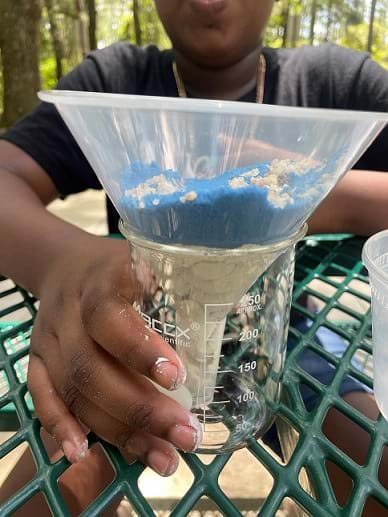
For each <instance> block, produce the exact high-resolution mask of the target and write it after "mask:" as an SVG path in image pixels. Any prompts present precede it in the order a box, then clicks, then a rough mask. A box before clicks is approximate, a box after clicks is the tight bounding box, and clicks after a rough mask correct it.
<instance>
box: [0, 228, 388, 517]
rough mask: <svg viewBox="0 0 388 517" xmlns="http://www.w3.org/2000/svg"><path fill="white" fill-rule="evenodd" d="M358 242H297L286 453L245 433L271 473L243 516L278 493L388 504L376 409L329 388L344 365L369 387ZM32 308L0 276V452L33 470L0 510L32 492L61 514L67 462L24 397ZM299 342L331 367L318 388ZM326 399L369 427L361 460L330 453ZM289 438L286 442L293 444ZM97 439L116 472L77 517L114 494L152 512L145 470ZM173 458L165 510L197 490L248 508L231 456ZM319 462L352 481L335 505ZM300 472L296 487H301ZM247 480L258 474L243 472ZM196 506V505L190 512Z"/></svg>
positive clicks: (307, 507)
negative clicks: (308, 404)
mask: <svg viewBox="0 0 388 517" xmlns="http://www.w3.org/2000/svg"><path fill="white" fill-rule="evenodd" d="M362 244H363V241H362V240H361V239H355V238H352V239H350V238H349V239H347V238H344V239H342V240H334V239H332V240H324V239H323V240H313V239H310V240H306V241H304V242H303V243H302V244H301V245H300V248H299V251H298V257H297V264H296V282H295V289H294V309H295V310H296V311H299V312H300V313H301V314H304V315H305V316H306V317H307V318H308V319H309V328H308V330H307V332H306V333H303V334H301V333H300V332H299V331H298V330H296V329H295V328H291V329H290V333H291V335H293V336H294V337H295V338H296V340H297V345H296V346H295V348H294V349H293V350H292V352H291V353H290V355H289V357H288V359H287V363H286V370H285V374H284V387H285V394H286V399H287V403H283V404H282V405H281V408H280V423H281V426H280V428H281V433H282V444H283V445H284V447H285V449H287V448H288V449H289V450H288V451H285V453H286V456H287V460H288V461H286V462H281V461H280V460H279V459H278V458H276V457H275V455H274V454H272V453H271V452H270V451H269V450H268V448H266V447H265V446H263V444H262V443H261V442H260V441H259V442H255V441H254V440H252V442H251V443H250V444H249V448H248V450H249V452H250V453H251V454H252V455H253V457H254V458H255V459H256V460H257V461H258V462H260V463H261V464H262V465H263V466H264V467H265V468H266V470H267V471H269V473H270V474H271V476H272V477H273V480H274V482H273V487H272V490H271V491H270V493H269V495H268V497H266V499H265V500H264V501H263V502H262V504H261V507H260V508H259V507H258V506H257V507H256V508H250V509H249V510H251V512H248V513H249V514H250V515H254V514H256V513H257V512H259V514H260V516H273V515H277V512H279V508H280V507H281V505H282V503H283V502H284V500H285V499H291V500H293V501H294V502H296V504H297V505H298V507H299V508H300V509H303V511H304V512H306V513H308V514H311V515H313V516H314V517H327V516H328V515H333V516H340V515H341V516H342V515H348V516H351V517H356V516H360V515H361V514H362V510H363V507H364V504H365V501H366V499H367V498H368V497H369V496H373V497H374V498H375V499H377V500H378V501H379V502H380V503H381V504H382V505H383V506H385V507H386V508H388V491H387V490H386V489H385V488H384V487H383V486H382V485H381V484H380V482H379V480H378V474H377V473H378V465H379V461H380V457H381V454H382V449H383V447H384V446H385V444H387V443H388V424H386V423H385V422H384V421H383V420H382V418H381V417H380V418H379V419H378V421H377V422H374V421H371V420H369V419H368V418H366V417H365V416H363V415H361V414H360V413H358V412H357V411H356V410H354V409H353V408H351V407H350V406H349V405H348V404H346V403H345V402H344V401H343V400H342V399H341V398H340V397H339V395H338V389H339V386H340V384H341V380H342V378H343V376H344V375H345V374H346V373H349V374H350V375H351V376H352V377H353V378H355V379H357V380H359V381H360V382H362V383H364V384H365V385H367V386H369V387H371V385H372V382H371V359H370V357H371V329H370V312H369V303H370V298H369V294H368V281H367V278H366V272H365V270H364V268H363V266H362V263H361V262H360V251H361V247H362ZM306 292H307V293H308V294H309V295H310V300H312V301H313V302H314V310H312V308H311V304H310V305H309V304H307V306H306V304H301V303H300V300H301V296H302V295H303V293H306ZM317 308H318V310H317ZM35 313H36V301H35V300H34V299H33V298H32V297H31V296H30V295H29V294H28V293H27V292H25V291H23V290H21V289H19V288H17V287H16V286H14V284H13V283H12V282H11V281H9V280H6V279H3V278H0V429H2V430H5V429H8V430H9V429H18V431H17V432H16V434H14V435H13V436H12V437H11V438H10V439H9V440H7V441H6V442H4V443H3V444H1V445H0V460H1V458H3V457H5V456H6V455H7V454H9V453H10V452H11V451H12V450H13V449H15V448H16V447H17V446H18V445H20V444H21V443H23V442H27V443H28V445H29V447H30V449H31V451H32V454H33V457H34V459H35V462H36V464H37V474H36V475H35V477H34V478H33V479H32V480H31V481H30V482H29V483H28V484H27V485H25V486H24V487H23V488H22V489H21V490H19V492H18V493H16V494H15V495H14V496H13V497H12V498H11V499H9V500H8V501H6V502H5V503H3V505H2V506H1V505H0V514H1V515H4V516H6V515H12V514H13V513H14V512H15V511H16V509H17V508H19V507H21V506H22V505H23V504H25V502H26V501H27V500H29V499H30V498H32V497H33V496H34V495H35V494H37V493H39V492H41V493H43V494H44V496H45V498H46V501H47V503H48V505H49V507H50V509H51V512H52V513H53V515H55V516H56V517H57V516H58V517H59V516H66V515H69V512H68V510H67V509H66V506H65V504H64V501H63V499H62V497H61V495H60V492H59V489H58V482H57V480H58V478H59V477H60V476H61V474H62V473H63V472H64V471H65V470H66V469H67V468H68V466H69V465H68V463H67V462H66V460H65V459H64V458H62V459H61V460H59V461H58V462H57V463H55V464H51V463H50V460H49V458H48V456H47V453H46V450H45V448H44V446H43V443H42V441H41V437H40V424H39V422H38V421H37V420H36V419H34V418H33V415H32V403H31V399H30V398H29V396H28V393H27V388H26V384H25V379H26V373H25V372H26V366H27V362H28V344H29V336H30V332H31V325H32V322H33V319H34V316H35ZM322 326H323V327H326V328H328V329H331V330H333V331H335V332H336V333H337V334H339V335H340V336H342V337H343V339H344V340H345V341H346V343H347V345H348V346H347V348H346V351H345V353H344V354H343V356H342V357H341V358H340V357H335V356H334V355H332V354H330V353H328V352H327V351H325V350H324V349H323V348H322V347H321V346H319V344H317V343H316V342H315V340H314V335H315V333H316V332H317V330H318V329H319V328H320V327H322ZM304 347H309V348H310V349H311V350H312V351H313V352H315V353H316V354H318V355H319V356H321V357H322V358H323V359H324V360H326V361H329V362H330V363H331V364H332V365H334V366H335V368H336V370H335V373H334V375H333V378H332V380H331V382H330V383H329V385H328V386H323V385H322V384H321V383H320V382H319V381H318V380H317V379H315V378H314V377H312V376H310V375H309V374H308V373H307V372H305V371H304V370H303V369H302V368H301V366H300V365H299V364H298V356H299V354H300V353H301V351H302V349H303V348H304ZM355 356H356V357H357V359H358V361H359V362H362V364H363V369H362V371H360V369H358V368H357V367H355V366H354V364H353V362H352V361H353V359H354V357H355ZM301 385H304V386H308V387H309V388H310V389H312V390H314V391H315V392H316V393H318V395H319V397H320V402H319V404H318V405H317V407H316V408H315V409H314V410H313V411H307V409H306V408H305V406H304V404H303V401H302V398H301V395H300V387H301ZM332 406H334V407H336V408H337V410H339V411H340V412H342V413H344V414H345V415H346V416H347V417H348V418H350V419H351V420H353V421H354V422H355V423H356V424H358V425H359V426H361V427H362V428H363V429H364V430H365V431H367V432H368V433H369V435H370V449H369V452H368V455H367V459H366V462H365V464H364V465H358V464H357V463H355V462H354V461H353V460H352V459H351V458H349V457H348V456H347V455H346V454H345V453H343V452H341V451H339V450H338V449H337V448H336V447H335V446H334V445H333V444H332V443H331V442H330V441H329V440H328V439H327V438H326V437H325V435H324V434H323V432H322V423H323V421H324V419H325V415H326V413H327V411H328V409H329V408H330V407H332ZM293 430H295V431H296V432H292V431H293ZM293 439H294V441H295V442H296V443H295V447H292V443H291V442H292V440H293ZM90 441H91V443H95V442H96V441H97V439H96V438H95V437H94V436H92V437H91V440H90ZM102 445H103V448H104V450H105V451H106V454H107V456H108V457H109V459H110V462H111V464H112V466H113V468H114V470H115V472H116V474H115V479H114V480H113V482H112V483H111V484H110V486H109V487H107V488H106V489H105V490H104V491H103V492H102V494H101V495H100V496H99V497H98V499H96V500H95V501H94V502H93V503H92V504H91V505H90V506H89V507H88V508H87V509H86V510H85V511H84V513H83V514H82V515H98V514H99V513H100V512H101V511H102V510H103V509H104V508H106V507H107V505H108V504H109V503H110V502H111V501H112V500H113V499H114V498H115V497H116V496H117V495H118V494H121V495H123V496H126V498H127V499H128V501H129V502H130V504H131V506H132V509H133V511H134V512H135V513H136V514H138V515H140V516H151V515H152V516H153V515H155V513H154V511H155V508H153V507H152V506H151V504H150V502H149V500H147V498H146V497H145V495H143V494H142V492H141V489H140V487H139V484H138V481H139V478H140V476H141V475H142V473H143V470H144V468H143V467H142V466H141V465H140V464H135V465H133V466H130V467H128V466H127V465H126V464H125V462H124V461H123V460H122V458H121V456H120V455H119V454H118V452H117V451H116V450H115V449H114V448H113V447H111V446H109V445H107V444H102ZM290 445H291V446H290ZM182 457H183V460H184V461H185V462H186V464H187V465H188V467H189V468H190V470H191V472H192V475H193V477H194V480H193V483H192V485H191V487H189V488H188V489H187V491H186V492H185V493H184V495H183V497H182V498H181V499H180V500H179V501H178V502H177V504H176V506H175V507H174V508H173V509H172V508H171V509H169V511H168V512H167V513H166V511H165V512H164V513H163V514H164V515H167V514H169V515H172V516H187V515H190V512H193V509H198V508H199V506H198V501H199V500H201V498H202V497H204V496H206V497H207V498H208V499H209V500H211V501H212V502H214V504H215V506H216V507H218V509H219V512H220V513H221V514H223V515H227V516H228V517H229V516H230V517H233V516H240V515H243V514H244V515H247V514H248V513H247V509H246V508H245V509H244V511H243V510H242V509H241V508H240V509H239V508H238V504H237V502H235V501H233V500H231V499H230V498H229V497H228V496H227V495H226V493H225V492H224V491H223V490H222V489H221V487H220V484H219V478H220V476H221V474H222V472H223V469H224V468H225V467H226V465H227V464H228V462H229V461H231V455H224V456H219V457H215V459H213V460H212V461H211V462H210V463H209V464H205V463H203V462H202V461H201V460H200V459H199V457H197V456H195V455H182ZM327 460H330V461H331V462H333V463H335V464H336V465H337V466H338V467H339V468H341V469H343V470H344V471H345V472H346V473H347V474H348V475H349V476H350V477H351V478H352V479H353V482H354V487H353V491H352V494H351V497H350V498H349V501H348V503H347V505H346V507H345V508H341V507H340V506H339V505H338V503H337V501H336V499H335V496H334V494H333V491H332V488H331V486H330V483H329V480H328V476H327V472H326V466H325V463H326V461H327ZM302 474H304V480H305V482H304V483H302V484H303V486H304V488H303V487H302V486H301V480H302V479H303V475H302ZM306 474H307V478H308V479H309V480H310V489H308V486H309V484H308V482H306V480H307V478H306ZM250 482H252V483H253V482H257V480H252V479H251V480H250ZM303 511H302V512H301V513H303ZM252 512H254V513H252ZM387 512H388V510H387ZM200 513H201V512H200V511H199V510H198V511H197V513H195V512H193V513H192V515H199V514H200ZM220 513H218V515H219V514H220ZM216 514H217V513H215V514H214V515H216ZM278 515H280V514H279V513H278Z"/></svg>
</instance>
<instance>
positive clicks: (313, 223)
mask: <svg viewBox="0 0 388 517" xmlns="http://www.w3.org/2000/svg"><path fill="white" fill-rule="evenodd" d="M308 224H309V233H310V234H313V233H354V234H356V235H363V236H368V235H372V234H374V233H376V232H378V231H380V230H384V229H386V228H388V173H384V172H373V171H358V170H354V171H350V172H348V174H346V176H345V177H344V178H343V179H342V180H341V181H340V183H339V184H338V185H337V186H336V187H335V188H334V189H333V190H332V192H331V193H330V194H329V195H328V196H327V198H326V199H325V200H324V201H323V202H322V203H321V205H320V206H319V207H318V208H317V210H316V211H315V212H314V214H313V215H312V216H311V217H310V219H309V221H308Z"/></svg>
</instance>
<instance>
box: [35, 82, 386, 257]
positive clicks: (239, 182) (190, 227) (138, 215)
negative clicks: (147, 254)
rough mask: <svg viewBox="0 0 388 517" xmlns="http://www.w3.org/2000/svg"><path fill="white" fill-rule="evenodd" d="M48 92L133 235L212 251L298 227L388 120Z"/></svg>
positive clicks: (45, 96) (281, 235)
mask: <svg viewBox="0 0 388 517" xmlns="http://www.w3.org/2000/svg"><path fill="white" fill-rule="evenodd" d="M39 97H40V98H41V99H42V100H44V101H47V102H51V103H54V104H55V105H56V107H57V109H58V110H59V112H60V114H61V115H62V117H63V119H64V120H65V122H66V124H67V125H68V127H69V128H70V130H71V131H72V133H73V135H74V137H75V138H76V140H77V142H78V143H79V145H80V147H81V149H82V150H83V152H84V154H85V155H86V157H87V158H88V160H89V162H90V164H91V165H92V167H93V168H94V170H95V172H96V174H97V176H98V177H99V179H100V181H101V183H102V185H103V186H104V188H105V190H106V191H107V193H108V195H109V197H110V198H111V200H112V202H113V204H114V205H115V207H116V209H117V210H118V212H119V214H120V216H121V218H122V219H123V221H124V223H125V225H126V227H127V228H128V229H129V230H130V231H131V232H132V233H135V234H137V235H139V236H142V237H143V238H145V239H148V240H151V241H154V242H159V243H165V244H184V245H196V246H208V247H211V248H229V249H230V248H234V247H238V246H241V245H245V244H260V245H265V244H268V243H271V242H278V241H281V240H283V239H287V238H289V237H290V236H292V235H293V234H295V233H296V232H297V231H298V229H299V228H300V227H301V225H302V224H303V223H304V222H305V221H306V219H307V218H308V217H309V215H310V214H311V213H312V212H313V210H314V209H315V208H316V207H317V205H318V204H319V203H320V202H321V201H322V199H323V198H324V197H325V196H326V195H327V194H328V192H329V191H330V190H331V189H332V188H333V186H334V185H335V184H336V183H337V182H338V180H339V179H340V178H341V176H342V175H343V174H344V173H345V172H346V171H347V170H349V169H350V168H351V167H352V165H354V163H355V162H356V161H357V160H358V158H359V157H360V156H361V155H362V154H363V152H364V151H365V149H366V148H367V147H368V145H369V144H370V143H371V142H372V141H373V139H374V138H375V137H376V136H377V134H378V133H379V132H380V131H381V130H382V129H383V127H384V125H385V123H386V122H387V121H388V114H386V113H364V112H350V111H334V110H319V109H304V108H288V107H280V106H267V105H256V104H250V103H240V102H219V101H208V100H193V99H177V98H162V97H146V96H132V95H117V94H101V93H86V92H74V91H72V92H66V91H50V92H41V93H40V94H39ZM64 152H65V150H64Z"/></svg>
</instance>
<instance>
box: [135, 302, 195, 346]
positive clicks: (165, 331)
mask: <svg viewBox="0 0 388 517" xmlns="http://www.w3.org/2000/svg"><path fill="white" fill-rule="evenodd" d="M133 307H134V309H135V311H136V312H137V313H138V314H140V316H141V317H142V318H143V320H144V321H145V323H146V325H147V327H148V328H149V329H151V330H154V331H155V332H157V333H158V334H162V335H164V336H167V337H168V338H174V339H175V340H178V339H179V340H182V339H187V340H188V341H190V336H189V332H190V327H188V328H187V329H185V330H184V329H181V328H180V327H178V326H177V325H173V324H172V323H167V322H165V321H160V320H158V319H156V318H152V317H151V316H150V315H149V314H147V313H145V312H143V311H142V310H141V307H140V305H139V304H138V303H136V302H135V303H134V304H133ZM176 344H177V345H178V344H179V343H178V341H177V342H176ZM180 344H184V343H183V342H182V343H180Z"/></svg>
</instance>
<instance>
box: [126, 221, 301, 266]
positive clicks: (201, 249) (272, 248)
mask: <svg viewBox="0 0 388 517" xmlns="http://www.w3.org/2000/svg"><path fill="white" fill-rule="evenodd" d="M119 230H120V232H121V233H122V235H123V236H124V237H125V238H126V239H127V240H128V241H130V242H133V243H134V244H136V245H138V246H142V247H143V248H152V250H153V251H158V250H159V251H163V252H165V253H166V252H169V253H173V254H180V255H192V254H193V253H195V255H196V256H198V255H202V256H204V257H209V256H212V257H217V256H225V254H226V253H227V254H228V255H229V256H241V255H246V254H249V253H253V254H257V253H263V254H264V253H276V252H282V251H285V250H286V249H287V248H289V247H290V246H293V245H295V244H296V243H297V242H298V241H300V240H301V239H303V237H304V236H305V235H306V233H307V224H306V223H305V224H304V225H303V226H301V228H299V230H298V231H297V232H296V233H294V234H293V235H291V236H290V237H288V238H287V239H283V240H282V241H279V242H274V243H271V244H263V245H260V244H247V245H245V246H240V247H238V248H210V247H206V246H187V245H179V244H163V243H160V242H156V241H151V240H150V239H146V238H144V237H142V236H140V235H139V234H137V233H134V232H132V231H131V230H129V229H128V227H127V226H126V224H125V223H124V221H123V220H122V219H120V221H119Z"/></svg>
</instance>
